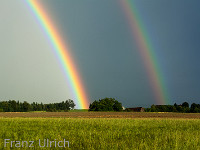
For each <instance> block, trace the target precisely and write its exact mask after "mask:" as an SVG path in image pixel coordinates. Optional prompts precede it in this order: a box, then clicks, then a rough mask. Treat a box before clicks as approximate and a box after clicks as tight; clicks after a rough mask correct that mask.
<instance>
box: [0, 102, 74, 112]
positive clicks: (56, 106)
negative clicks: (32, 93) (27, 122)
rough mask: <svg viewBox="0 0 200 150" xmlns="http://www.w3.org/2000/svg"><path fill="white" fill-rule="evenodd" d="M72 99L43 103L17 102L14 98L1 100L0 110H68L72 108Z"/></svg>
mask: <svg viewBox="0 0 200 150" xmlns="http://www.w3.org/2000/svg"><path fill="white" fill-rule="evenodd" d="M74 107H75V104H74V101H73V100H71V99H68V100H66V101H62V102H61V103H51V104H43V103H40V104H39V103H37V102H33V103H31V104H29V103H28V102H26V101H24V102H19V101H15V100H9V101H1V102H0V112H28V111H51V112H53V111H69V110H70V109H74Z"/></svg>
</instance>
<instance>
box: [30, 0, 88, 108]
mask: <svg viewBox="0 0 200 150" xmlns="http://www.w3.org/2000/svg"><path fill="white" fill-rule="evenodd" d="M26 3H27V4H28V5H29V7H30V9H31V10H32V12H33V13H34V15H35V17H36V18H37V19H38V21H39V23H40V24H41V26H42V28H43V30H44V31H45V33H46V35H47V38H48V39H49V40H50V42H51V44H52V45H53V47H54V51H55V53H56V55H57V58H58V59H59V62H60V63H61V65H62V68H63V70H64V72H65V76H66V77H67V78H68V79H69V81H70V83H71V87H72V88H73V91H74V94H75V96H76V98H77V101H78V107H79V108H81V109H87V108H88V106H89V102H88V96H87V93H86V91H85V87H84V85H83V83H82V80H81V78H80V75H79V74H80V73H79V72H78V71H77V69H76V68H77V67H76V65H75V62H74V61H73V58H72V55H71V54H70V47H69V45H67V43H66V41H65V42H64V41H62V38H61V36H60V35H59V33H58V30H57V29H56V26H55V25H54V23H53V20H51V18H50V17H49V16H48V14H47V12H46V11H45V10H44V8H43V7H42V5H41V4H40V2H39V0H26Z"/></svg>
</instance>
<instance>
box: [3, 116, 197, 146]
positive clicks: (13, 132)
mask: <svg viewBox="0 0 200 150" xmlns="http://www.w3.org/2000/svg"><path fill="white" fill-rule="evenodd" d="M0 127H1V128H0V133H1V134H0V149H24V148H10V146H11V145H10V143H11V142H10V141H9V143H7V144H6V146H7V147H6V148H5V147H4V144H5V143H4V139H10V140H11V141H20V144H21V143H22V141H34V143H33V146H34V147H33V148H28V149H64V148H61V147H59V148H58V145H57V147H56V148H55V145H53V144H52V147H51V148H50V147H48V148H47V147H46V148H40V147H39V144H38V143H39V142H38V141H39V139H40V140H41V141H42V142H43V141H44V139H49V140H50V141H57V143H58V141H63V140H64V139H65V140H66V141H69V147H70V148H69V149H75V150H81V149H88V150H92V149H95V150H96V149H97V150H103V149H109V150H111V149H123V150H126V149H127V150H128V149H141V150H144V149H150V150H152V149H162V150H163V149H180V150H182V149H190V150H193V149H195V150H196V149H200V130H199V129H200V120H198V119H156V118H154V119H153V118H152V119H151V118H148V119H145V118H143V119H128V118H118V119H112V118H93V119H89V118H0ZM41 145H42V144H41ZM62 145H63V143H62V142H61V144H60V146H62ZM66 145H67V144H66ZM12 146H13V147H15V145H14V144H13V145H12ZM17 146H20V145H17ZM25 146H26V143H25V145H24V147H25Z"/></svg>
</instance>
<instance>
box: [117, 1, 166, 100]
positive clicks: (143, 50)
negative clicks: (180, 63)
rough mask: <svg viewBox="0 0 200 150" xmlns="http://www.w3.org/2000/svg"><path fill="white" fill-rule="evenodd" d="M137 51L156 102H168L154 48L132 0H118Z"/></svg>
mask: <svg viewBox="0 0 200 150" xmlns="http://www.w3.org/2000/svg"><path fill="white" fill-rule="evenodd" d="M119 2H120V6H122V9H123V11H124V13H125V16H126V18H127V21H128V23H129V26H130V29H131V32H132V35H133V37H134V40H136V43H137V46H138V49H139V53H140V55H141V57H142V60H143V62H144V65H145V67H146V71H147V74H148V77H149V81H150V84H151V86H152V90H153V91H152V92H153V93H154V96H155V100H156V103H157V104H169V99H168V95H167V92H166V89H165V86H164V84H163V83H164V81H163V80H162V75H161V72H160V70H159V67H158V62H157V61H156V57H155V54H154V49H153V47H152V45H151V43H150V40H149V37H148V35H147V32H146V31H145V28H144V27H143V24H142V22H141V17H140V16H139V14H138V12H137V10H136V7H135V4H134V0H120V1H119Z"/></svg>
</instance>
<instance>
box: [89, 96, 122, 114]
mask: <svg viewBox="0 0 200 150" xmlns="http://www.w3.org/2000/svg"><path fill="white" fill-rule="evenodd" d="M122 109H123V108H122V104H121V103H120V102H118V101H117V100H116V99H114V98H104V99H100V100H99V101H97V100H95V101H94V102H93V103H91V104H90V106H89V111H122Z"/></svg>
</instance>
